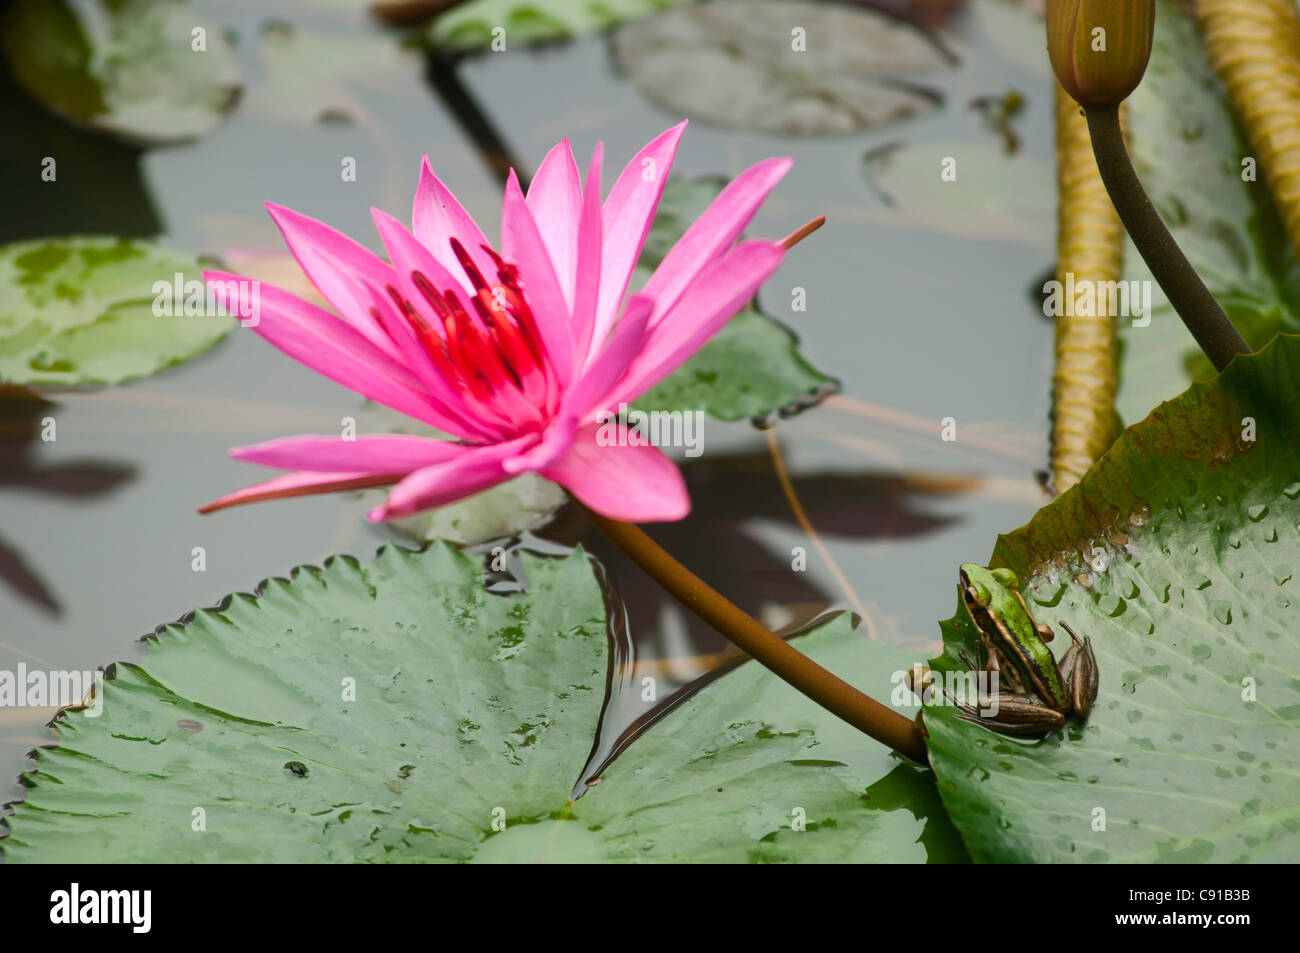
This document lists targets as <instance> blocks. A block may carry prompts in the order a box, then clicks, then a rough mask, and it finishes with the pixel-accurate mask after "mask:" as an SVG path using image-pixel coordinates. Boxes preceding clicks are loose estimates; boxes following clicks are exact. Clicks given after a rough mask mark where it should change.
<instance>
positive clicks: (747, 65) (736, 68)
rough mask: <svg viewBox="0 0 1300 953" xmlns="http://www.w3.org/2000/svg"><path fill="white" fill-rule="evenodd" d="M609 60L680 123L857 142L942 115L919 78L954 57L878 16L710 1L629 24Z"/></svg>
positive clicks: (775, 0)
mask: <svg viewBox="0 0 1300 953" xmlns="http://www.w3.org/2000/svg"><path fill="white" fill-rule="evenodd" d="M613 47H614V56H615V59H616V61H617V62H618V64H619V66H620V67H621V68H622V69H623V70H624V71H625V72H626V73H627V74H628V76H629V77H630V78H631V80H632V82H633V83H634V84H635V85H636V87H637V89H638V90H640V91H641V93H642V94H643V95H644V96H646V97H647V98H649V99H651V100H653V101H655V102H657V103H659V104H660V105H662V106H664V107H665V108H666V109H667V110H668V111H669V112H671V113H672V114H673V115H686V116H690V117H691V118H692V119H699V120H700V121H702V122H707V123H711V124H713V125H717V126H724V127H729V128H740V129H749V130H753V131H757V132H765V133H772V134H777V135H786V134H791V133H794V134H799V135H817V134H826V133H847V132H859V131H861V130H863V129H867V128H869V127H872V126H877V125H880V124H882V123H886V122H890V121H893V120H896V119H901V118H904V117H907V116H912V115H916V114H918V113H922V112H927V111H929V110H931V109H933V108H935V107H936V106H937V105H938V104H939V102H940V101H941V97H940V95H939V94H938V93H937V92H935V91H933V90H931V89H928V88H925V87H923V86H920V85H918V84H916V83H915V82H914V81H913V80H912V77H913V76H914V75H916V74H922V75H924V74H929V73H934V72H936V71H939V70H942V69H945V68H946V67H948V66H949V65H950V63H951V61H950V59H949V57H948V56H947V55H946V54H945V53H944V52H943V51H942V50H940V49H939V48H938V47H937V46H936V45H935V44H934V43H933V42H931V41H930V40H929V39H928V38H927V37H926V35H925V34H924V33H922V32H921V31H920V30H918V29H916V28H914V27H911V26H909V25H907V24H904V23H901V22H899V21H896V20H893V19H891V18H889V17H887V16H885V15H884V14H881V13H877V12H875V11H873V10H863V9H857V8H854V7H850V6H844V5H838V4H828V3H811V2H808V0H715V2H713V3H705V4H699V5H691V6H685V7H682V8H680V9H677V10H672V11H669V12H668V13H664V14H662V15H660V16H657V17H653V18H649V19H646V20H642V21H640V22H638V23H633V24H629V25H628V26H626V27H624V28H622V29H621V30H619V32H618V33H617V34H616V35H615V37H614V40H613Z"/></svg>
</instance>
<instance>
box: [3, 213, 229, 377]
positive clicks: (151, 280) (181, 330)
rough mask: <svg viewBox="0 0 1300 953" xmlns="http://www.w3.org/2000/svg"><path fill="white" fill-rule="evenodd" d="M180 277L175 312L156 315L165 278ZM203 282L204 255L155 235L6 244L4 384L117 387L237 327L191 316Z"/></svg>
mask: <svg viewBox="0 0 1300 953" xmlns="http://www.w3.org/2000/svg"><path fill="white" fill-rule="evenodd" d="M178 274H179V275H181V282H180V287H181V292H182V294H181V297H180V298H177V296H176V295H175V294H174V293H173V294H171V295H170V297H168V298H167V299H166V303H167V305H168V307H170V309H171V311H172V313H164V314H162V315H158V314H155V307H154V306H155V302H156V301H158V300H159V293H160V292H159V291H155V288H154V286H155V283H156V282H162V283H164V284H166V285H167V286H169V287H170V288H172V289H174V288H175V287H176V280H177V279H176V276H177V275H178ZM187 286H188V287H187ZM196 288H197V289H200V290H201V289H202V275H201V273H200V267H199V263H198V262H196V261H195V260H194V259H193V258H191V257H188V256H185V255H182V254H179V253H178V252H173V251H169V250H167V249H164V248H160V247H158V246H157V245H153V244H151V243H149V242H141V241H128V240H127V239H120V238H93V237H92V238H84V237H78V238H54V239H40V240H37V241H27V242H18V243H15V244H12V245H5V246H0V382H7V383H13V384H23V385H26V386H34V387H65V386H74V385H79V384H116V383H120V382H121V381H125V380H130V379H131V378H135V377H143V376H145V375H147V374H152V373H154V372H155V371H158V370H161V369H162V368H164V367H168V366H170V365H172V364H177V363H179V362H181V361H184V360H186V359H188V358H190V357H193V356H194V355H196V354H199V353H201V352H203V351H205V350H207V349H208V348H209V347H211V346H212V345H213V344H215V343H216V342H217V341H219V340H220V339H221V338H222V337H224V336H225V334H226V333H227V332H228V331H229V330H230V329H231V328H232V327H233V326H234V324H235V322H234V319H232V318H230V317H227V316H222V315H216V314H201V313H190V314H185V313H183V312H184V309H185V306H186V300H187V299H189V298H191V297H192V300H193V301H194V302H195V304H196V306H197V303H198V297H197V295H196V292H195V289H196ZM204 307H206V304H204Z"/></svg>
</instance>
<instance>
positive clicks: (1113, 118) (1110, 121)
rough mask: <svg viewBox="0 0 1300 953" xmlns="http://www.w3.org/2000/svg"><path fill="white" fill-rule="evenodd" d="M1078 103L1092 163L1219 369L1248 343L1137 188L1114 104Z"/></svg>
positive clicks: (1144, 255) (1173, 301)
mask: <svg viewBox="0 0 1300 953" xmlns="http://www.w3.org/2000/svg"><path fill="white" fill-rule="evenodd" d="M1083 109H1084V114H1085V115H1086V116H1087V118H1088V132H1089V134H1090V135H1091V136H1092V151H1093V154H1094V155H1096V157H1097V169H1098V170H1099V171H1100V172H1101V180H1102V182H1104V183H1105V184H1106V191H1107V192H1108V193H1109V194H1110V200H1111V203H1112V204H1113V205H1114V206H1115V211H1116V212H1118V213H1119V217H1120V221H1122V222H1123V223H1124V227H1125V228H1126V229H1127V230H1128V233H1129V235H1130V236H1131V237H1132V239H1133V244H1134V245H1136V246H1137V250H1138V251H1139V252H1141V254H1142V259H1143V260H1144V261H1145V262H1146V263H1147V267H1148V268H1150V269H1151V274H1152V276H1154V277H1155V279H1156V282H1157V283H1158V284H1159V285H1160V288H1161V290H1163V291H1164V293H1165V296H1166V297H1168V298H1169V303H1170V304H1171V305H1173V306H1174V310H1175V311H1177V312H1178V316H1179V317H1180V318H1182V319H1183V324H1185V325H1187V330H1189V331H1191V332H1192V337H1193V338H1195V339H1196V343H1197V344H1198V345H1200V348H1201V350H1202V351H1204V352H1205V356H1206V357H1208V358H1209V359H1210V361H1211V362H1212V363H1213V364H1214V366H1215V367H1216V368H1217V369H1218V370H1220V371H1221V370H1223V369H1224V368H1225V367H1227V366H1228V362H1229V361H1231V360H1232V359H1233V357H1234V356H1236V355H1238V354H1249V353H1250V346H1249V345H1247V344H1246V341H1245V339H1244V338H1243V337H1242V336H1241V334H1240V333H1239V332H1238V331H1237V329H1236V327H1234V326H1233V323H1232V322H1231V321H1229V320H1228V316H1227V315H1226V314H1225V313H1224V311H1223V308H1221V307H1219V303H1218V302H1217V301H1215V300H1214V296H1213V295H1212V294H1210V290H1209V289H1208V288H1206V287H1205V282H1203V281H1201V277H1200V275H1198V274H1197V273H1196V271H1195V269H1193V268H1192V265H1191V263H1190V262H1189V261H1188V260H1187V257H1186V256H1185V255H1184V254H1183V253H1182V250H1181V249H1180V248H1179V247H1178V243H1177V242H1175V241H1174V237H1173V236H1172V235H1170V234H1169V229H1168V228H1166V227H1165V223H1164V222H1163V221H1161V219H1160V213H1159V212H1157V211H1156V208H1155V206H1154V205H1152V204H1151V199H1150V198H1149V197H1148V196H1147V193H1146V190H1145V189H1143V188H1142V183H1141V181H1139V179H1138V177H1137V173H1136V172H1135V171H1134V170H1133V162H1132V160H1130V159H1129V154H1128V149H1127V147H1126V146H1125V145H1124V133H1123V131H1122V129H1121V128H1120V121H1119V104H1118V103H1112V104H1109V105H1097V106H1085V107H1083Z"/></svg>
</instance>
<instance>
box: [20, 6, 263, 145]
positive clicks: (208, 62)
mask: <svg viewBox="0 0 1300 953" xmlns="http://www.w3.org/2000/svg"><path fill="white" fill-rule="evenodd" d="M196 31H202V33H196ZM0 32H3V37H4V40H3V49H4V53H5V56H6V58H7V59H8V60H9V65H10V67H11V68H12V69H13V73H14V76H15V77H16V78H17V79H18V82H19V83H21V84H22V85H23V87H24V88H25V89H26V90H27V92H28V93H30V94H31V95H32V97H34V98H35V99H37V100H39V101H40V102H41V103H43V104H44V105H45V106H47V107H48V108H49V109H51V110H53V111H54V112H56V113H58V114H59V115H60V116H63V117H64V118H65V119H68V120H71V121H72V122H75V123H78V124H81V125H86V126H90V127H91V128H93V129H97V130H99V131H102V132H107V133H110V134H112V135H114V136H117V137H119V138H122V139H126V140H128V141H130V142H134V143H140V144H144V145H152V144H157V143H168V142H180V141H184V140H186V139H193V138H195V137H197V136H201V135H203V133H205V132H207V131H208V130H210V129H211V128H212V127H214V126H215V125H216V124H217V123H218V122H220V121H221V118H222V116H223V115H224V114H225V113H226V112H227V111H228V110H229V109H230V108H231V107H232V106H233V105H234V103H235V101H236V100H237V99H238V97H239V91H240V77H239V65H238V61H237V60H236V58H235V53H234V50H233V48H232V47H231V46H230V43H229V41H228V40H227V39H226V37H225V36H224V35H223V34H222V33H221V32H220V31H219V30H217V29H215V28H213V27H211V26H210V25H208V24H205V23H203V22H202V21H201V20H199V19H198V18H197V17H196V16H195V15H194V12H193V10H191V9H190V7H189V6H188V4H186V3H183V2H181V0H89V2H86V3H70V2H68V0H15V2H14V3H12V4H10V6H9V8H8V10H7V12H6V14H5V16H4V19H3V31H0Z"/></svg>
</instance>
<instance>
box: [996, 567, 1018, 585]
mask: <svg viewBox="0 0 1300 953" xmlns="http://www.w3.org/2000/svg"><path fill="white" fill-rule="evenodd" d="M993 578H994V579H996V580H997V581H998V585H1000V586H1006V587H1007V588H1008V589H1019V588H1020V580H1019V579H1018V578H1016V574H1015V573H1013V572H1012V571H1011V570H1010V569H995V570H993Z"/></svg>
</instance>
